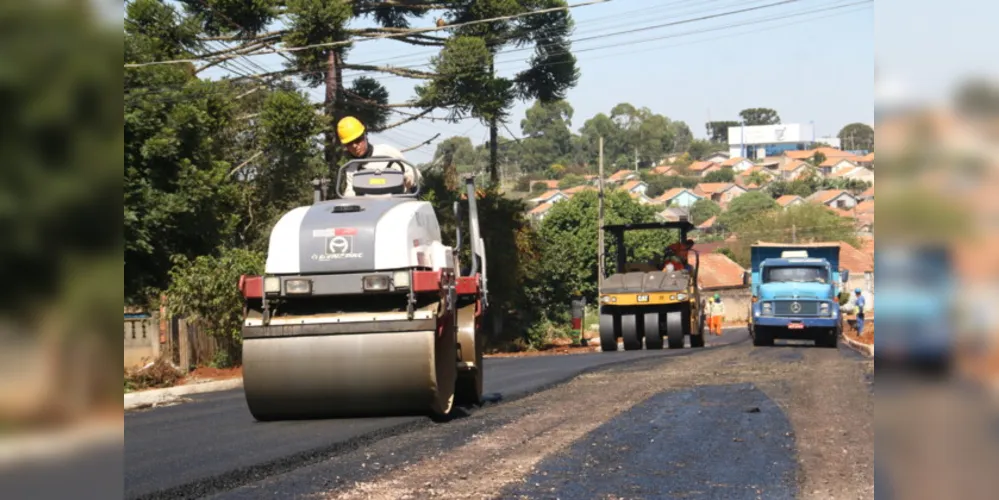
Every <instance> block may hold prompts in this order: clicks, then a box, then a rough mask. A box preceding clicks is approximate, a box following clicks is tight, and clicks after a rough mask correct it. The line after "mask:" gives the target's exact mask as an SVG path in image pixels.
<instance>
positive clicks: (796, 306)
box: [791, 302, 801, 313]
mask: <svg viewBox="0 0 999 500" xmlns="http://www.w3.org/2000/svg"><path fill="white" fill-rule="evenodd" d="M791 312H793V313H800V312H801V303H800V302H791Z"/></svg>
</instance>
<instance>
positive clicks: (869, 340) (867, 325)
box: [843, 316, 874, 345]
mask: <svg viewBox="0 0 999 500" xmlns="http://www.w3.org/2000/svg"><path fill="white" fill-rule="evenodd" d="M854 320H856V317H854V316H850V317H844V318H843V334H844V335H846V337H847V338H849V339H850V340H853V341H854V342H860V343H862V344H867V345H874V317H873V316H871V317H870V318H864V331H863V332H862V333H861V334H860V335H857V328H856V326H855V325H856V323H850V321H854Z"/></svg>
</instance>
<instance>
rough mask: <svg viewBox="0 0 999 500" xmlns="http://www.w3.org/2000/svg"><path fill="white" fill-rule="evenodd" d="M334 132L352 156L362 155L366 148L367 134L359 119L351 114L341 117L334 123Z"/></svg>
mask: <svg viewBox="0 0 999 500" xmlns="http://www.w3.org/2000/svg"><path fill="white" fill-rule="evenodd" d="M336 133H337V136H339V138H340V144H343V145H344V147H345V148H346V149H347V153H349V154H350V155H351V156H353V157H354V158H360V157H361V156H364V152H365V151H367V149H368V134H367V130H366V129H365V128H364V124H363V123H361V121H360V120H358V119H357V118H354V117H353V116H348V117H345V118H343V119H341V120H340V122H339V123H337V125H336Z"/></svg>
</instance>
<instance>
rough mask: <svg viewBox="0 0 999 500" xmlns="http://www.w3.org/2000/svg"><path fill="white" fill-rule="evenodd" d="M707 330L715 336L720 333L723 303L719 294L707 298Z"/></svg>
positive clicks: (723, 310) (723, 318)
mask: <svg viewBox="0 0 999 500" xmlns="http://www.w3.org/2000/svg"><path fill="white" fill-rule="evenodd" d="M707 310H708V311H707V312H708V331H709V332H710V333H713V334H715V335H717V336H721V334H722V322H724V321H725V304H724V303H722V301H721V295H720V294H717V293H716V294H715V295H714V297H711V299H710V300H708V307H707Z"/></svg>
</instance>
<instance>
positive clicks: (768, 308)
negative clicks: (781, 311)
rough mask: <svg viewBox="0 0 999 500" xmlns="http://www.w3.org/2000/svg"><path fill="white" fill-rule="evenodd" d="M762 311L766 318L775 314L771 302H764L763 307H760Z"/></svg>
mask: <svg viewBox="0 0 999 500" xmlns="http://www.w3.org/2000/svg"><path fill="white" fill-rule="evenodd" d="M760 311H761V312H762V313H763V315H764V316H769V315H771V314H773V313H774V306H773V304H772V303H770V302H764V303H763V305H762V306H760Z"/></svg>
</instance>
